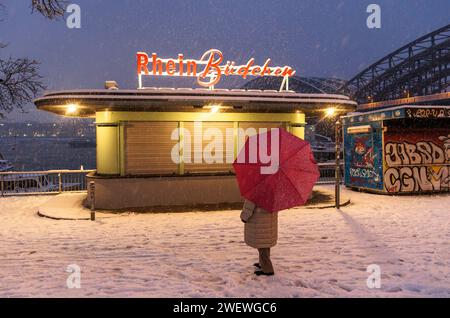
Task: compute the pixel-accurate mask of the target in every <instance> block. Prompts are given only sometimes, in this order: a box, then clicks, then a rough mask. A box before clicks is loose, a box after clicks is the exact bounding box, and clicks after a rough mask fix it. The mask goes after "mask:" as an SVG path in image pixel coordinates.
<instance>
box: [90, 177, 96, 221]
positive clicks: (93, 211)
mask: <svg viewBox="0 0 450 318" xmlns="http://www.w3.org/2000/svg"><path fill="white" fill-rule="evenodd" d="M89 199H90V201H91V221H95V182H94V181H90V182H89Z"/></svg>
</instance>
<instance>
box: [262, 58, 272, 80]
mask: <svg viewBox="0 0 450 318" xmlns="http://www.w3.org/2000/svg"><path fill="white" fill-rule="evenodd" d="M269 64H270V59H267V61H266V63H264V66H263V69H262V71H261V76H264V75H266V74H267V75H271V70H270V67H269Z"/></svg>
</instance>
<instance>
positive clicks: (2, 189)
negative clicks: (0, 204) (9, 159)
mask: <svg viewBox="0 0 450 318" xmlns="http://www.w3.org/2000/svg"><path fill="white" fill-rule="evenodd" d="M1 191H2V197H3V196H5V176H4V175H2V184H1Z"/></svg>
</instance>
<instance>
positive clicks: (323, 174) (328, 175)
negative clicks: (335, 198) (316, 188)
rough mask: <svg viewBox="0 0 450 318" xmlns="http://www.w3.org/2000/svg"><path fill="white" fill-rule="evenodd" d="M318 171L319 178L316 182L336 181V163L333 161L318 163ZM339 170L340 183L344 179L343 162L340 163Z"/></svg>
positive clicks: (330, 182)
mask: <svg viewBox="0 0 450 318" xmlns="http://www.w3.org/2000/svg"><path fill="white" fill-rule="evenodd" d="M317 165H318V166H319V171H320V179H319V181H318V182H317V183H318V184H334V183H335V182H336V164H335V163H334V162H331V163H328V162H327V163H318V164H317ZM340 171H341V178H340V181H341V183H342V182H343V180H344V164H343V163H341V164H340Z"/></svg>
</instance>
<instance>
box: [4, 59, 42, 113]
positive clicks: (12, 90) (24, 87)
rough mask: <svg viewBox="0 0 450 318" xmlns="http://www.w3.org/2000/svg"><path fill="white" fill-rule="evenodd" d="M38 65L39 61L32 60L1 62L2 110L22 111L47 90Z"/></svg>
mask: <svg viewBox="0 0 450 318" xmlns="http://www.w3.org/2000/svg"><path fill="white" fill-rule="evenodd" d="M38 65H39V63H38V62H37V61H35V60H30V59H11V58H10V59H8V60H6V61H3V60H0V74H1V77H2V78H0V97H1V98H0V109H2V110H5V111H11V110H13V108H14V107H17V108H19V109H22V107H23V105H25V104H26V103H29V102H30V101H31V100H32V99H33V98H34V97H35V96H36V95H37V94H38V93H39V92H40V91H41V90H42V89H44V88H45V87H44V85H43V84H42V82H41V79H42V77H41V76H40V75H39V73H38Z"/></svg>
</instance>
